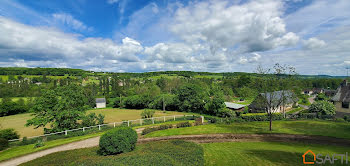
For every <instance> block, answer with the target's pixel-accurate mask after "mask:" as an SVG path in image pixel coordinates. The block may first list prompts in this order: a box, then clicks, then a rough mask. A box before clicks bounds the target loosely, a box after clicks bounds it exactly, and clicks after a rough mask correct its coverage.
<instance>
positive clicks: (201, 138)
mask: <svg viewBox="0 0 350 166" xmlns="http://www.w3.org/2000/svg"><path fill="white" fill-rule="evenodd" d="M99 139H100V137H95V138H90V139H86V140H83V141H78V142H73V143H69V144H66V145H62V146H58V147H54V148H51V149H47V150H43V151H39V152H35V153H32V154H28V155H25V156H22V157H18V158H14V159H11V160H8V161H5V162H0V165H1V166H13V165H19V164H22V163H25V162H28V161H31V160H34V159H36V158H39V157H42V156H45V155H48V154H51V153H55V152H60V151H66V150H73V149H80V148H88V147H94V146H98V144H99ZM176 139H182V140H187V141H191V142H196V143H211V142H243V141H279V142H295V141H297V142H304V143H317V144H328V145H340V146H350V140H346V139H340V138H332V137H323V136H306V135H290V134H205V135H179V136H168V137H156V138H140V139H139V140H138V141H137V142H138V143H147V142H152V141H165V140H176Z"/></svg>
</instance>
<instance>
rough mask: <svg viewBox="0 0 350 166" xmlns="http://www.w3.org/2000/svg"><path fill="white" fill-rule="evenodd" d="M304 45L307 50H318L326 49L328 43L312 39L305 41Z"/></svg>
mask: <svg viewBox="0 0 350 166" xmlns="http://www.w3.org/2000/svg"><path fill="white" fill-rule="evenodd" d="M303 44H304V47H305V48H306V49H316V48H321V47H324V46H325V45H326V43H325V42H324V41H323V40H319V39H317V38H310V39H308V40H304V41H303Z"/></svg>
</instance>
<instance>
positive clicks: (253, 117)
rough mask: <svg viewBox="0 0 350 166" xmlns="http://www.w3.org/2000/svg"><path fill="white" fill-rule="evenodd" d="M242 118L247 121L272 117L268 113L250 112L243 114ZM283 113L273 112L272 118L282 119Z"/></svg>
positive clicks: (264, 119)
mask: <svg viewBox="0 0 350 166" xmlns="http://www.w3.org/2000/svg"><path fill="white" fill-rule="evenodd" d="M241 117H242V119H243V120H245V121H249V122H251V121H269V120H270V117H269V115H268V114H266V113H249V114H242V115H241ZM282 119H283V115H282V114H281V113H273V114H272V120H282Z"/></svg>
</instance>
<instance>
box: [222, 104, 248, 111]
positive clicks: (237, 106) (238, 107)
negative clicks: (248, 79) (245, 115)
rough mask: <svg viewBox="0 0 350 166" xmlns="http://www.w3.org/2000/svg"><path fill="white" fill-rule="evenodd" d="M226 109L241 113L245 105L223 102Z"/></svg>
mask: <svg viewBox="0 0 350 166" xmlns="http://www.w3.org/2000/svg"><path fill="white" fill-rule="evenodd" d="M225 105H226V108H228V109H231V110H234V111H243V110H244V107H245V105H242V104H236V103H231V102H225Z"/></svg>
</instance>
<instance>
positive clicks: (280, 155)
mask: <svg viewBox="0 0 350 166" xmlns="http://www.w3.org/2000/svg"><path fill="white" fill-rule="evenodd" d="M201 146H202V147H203V148H204V158H205V165H251V166H256V165H268V166H274V165H290V166H294V165H304V164H303V162H302V155H303V154H304V153H305V152H306V151H307V150H312V151H313V152H314V153H315V154H322V155H323V156H325V155H326V154H329V155H330V156H331V155H332V154H345V152H349V147H339V146H325V145H316V144H300V143H280V142H224V143H208V144H201ZM308 157H310V156H308ZM337 158H338V160H337V161H335V164H334V165H341V164H340V157H337ZM307 159H309V158H307ZM307 161H311V160H307ZM344 162H345V161H344ZM344 164H345V163H344ZM327 165H330V164H329V162H327Z"/></svg>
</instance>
